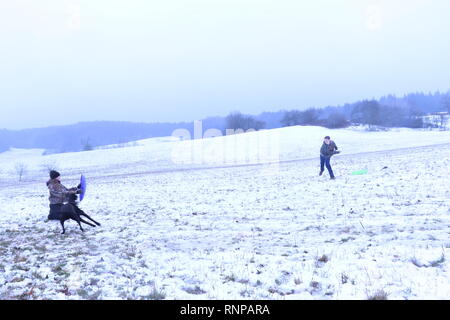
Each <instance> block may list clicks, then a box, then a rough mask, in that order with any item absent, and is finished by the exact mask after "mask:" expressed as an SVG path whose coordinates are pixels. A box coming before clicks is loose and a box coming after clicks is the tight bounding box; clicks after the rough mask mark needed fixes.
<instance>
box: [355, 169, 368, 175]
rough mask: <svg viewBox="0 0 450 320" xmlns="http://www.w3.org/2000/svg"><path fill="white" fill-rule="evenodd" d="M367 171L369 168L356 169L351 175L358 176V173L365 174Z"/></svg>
mask: <svg viewBox="0 0 450 320" xmlns="http://www.w3.org/2000/svg"><path fill="white" fill-rule="evenodd" d="M367 172H369V170H367V169H364V170H358V171H355V172H352V175H354V176H360V175H363V174H366V173H367Z"/></svg>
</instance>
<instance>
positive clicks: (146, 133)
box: [0, 91, 450, 153]
mask: <svg viewBox="0 0 450 320" xmlns="http://www.w3.org/2000/svg"><path fill="white" fill-rule="evenodd" d="M437 112H450V91H449V92H447V93H440V92H435V93H428V94H426V93H421V92H417V93H410V94H407V95H404V96H403V97H396V96H393V95H388V96H385V97H381V98H380V99H378V100H364V101H358V102H355V103H348V104H345V105H342V106H327V107H324V108H320V109H317V108H309V109H307V110H303V111H300V110H291V111H286V110H280V111H275V112H263V113H261V114H259V115H255V116H251V115H245V114H241V113H240V112H232V113H230V114H229V115H228V116H226V117H210V118H206V119H203V120H202V127H203V130H208V129H210V128H215V129H220V130H223V131H225V129H234V130H236V129H242V130H245V131H247V130H248V129H255V130H260V129H273V128H279V127H284V126H295V125H316V126H324V127H328V128H345V127H347V126H349V125H354V124H362V125H367V126H369V127H375V126H384V127H410V128H419V127H422V125H423V124H422V117H421V116H422V115H425V114H430V113H437ZM441 120H442V119H441ZM441 122H442V121H441ZM175 129H186V130H188V131H189V132H191V134H192V136H193V132H194V126H193V123H192V122H177V123H175V122H174V123H167V122H166V123H160V122H155V123H133V122H117V121H115V122H113V121H95V122H81V123H77V124H74V125H67V126H56V127H48V128H38V129H26V130H5V129H3V130H2V129H0V152H3V151H6V150H8V149H9V148H11V147H13V148H40V149H45V150H47V151H46V152H47V153H54V152H70V151H81V150H92V149H95V148H96V147H99V146H105V145H110V144H111V145H113V144H114V145H115V144H123V143H128V142H132V141H136V140H140V139H147V138H153V137H164V136H170V135H171V134H172V132H173V131H174V130H175Z"/></svg>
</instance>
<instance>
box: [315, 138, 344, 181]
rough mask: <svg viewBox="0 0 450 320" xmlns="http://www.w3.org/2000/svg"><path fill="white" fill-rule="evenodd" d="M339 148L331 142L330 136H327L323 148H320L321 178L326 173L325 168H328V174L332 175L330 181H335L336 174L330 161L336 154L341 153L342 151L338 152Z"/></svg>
mask: <svg viewBox="0 0 450 320" xmlns="http://www.w3.org/2000/svg"><path fill="white" fill-rule="evenodd" d="M337 150H338V147H337V145H336V143H335V142H334V141H333V140H331V138H330V137H329V136H326V137H325V138H324V140H323V144H322V147H321V148H320V173H319V176H321V175H322V174H323V172H324V169H325V168H324V167H325V166H326V167H327V170H328V173H329V174H330V179H331V180H334V179H335V177H334V173H333V169H332V168H331V164H330V160H331V157H332V156H333V155H335V154H338V153H340V151H337Z"/></svg>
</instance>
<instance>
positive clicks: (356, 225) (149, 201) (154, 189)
mask: <svg viewBox="0 0 450 320" xmlns="http://www.w3.org/2000/svg"><path fill="white" fill-rule="evenodd" d="M326 134H329V135H331V136H332V138H333V139H334V140H335V141H336V143H337V144H338V146H339V147H340V149H341V150H342V155H339V156H336V157H334V158H333V160H332V164H333V167H334V170H335V174H336V176H337V180H335V181H330V180H329V179H328V175H327V174H325V175H324V176H322V177H319V176H318V170H319V169H318V159H317V156H318V149H319V148H320V145H321V138H322V137H323V136H324V135H326ZM199 153H200V156H199ZM41 154H42V151H40V150H13V151H10V152H6V153H3V154H0V179H1V180H0V190H1V192H0V203H1V205H0V298H2V299H6V298H14V299H15V298H21V299H127V298H128V299H130V298H131V299H160V298H165V299H367V298H371V297H375V296H378V297H387V298H388V299H449V298H450V273H449V272H450V270H449V267H450V263H449V256H450V183H449V172H450V169H449V163H450V133H449V132H436V131H434V132H428V131H414V130H397V131H389V132H359V131H353V130H326V129H324V128H318V127H292V128H283V129H277V130H270V131H266V132H257V133H248V134H244V135H236V136H232V137H218V138H211V139H205V140H200V141H195V142H192V141H178V140H177V139H176V138H158V139H149V140H143V141H139V142H137V145H135V146H130V147H127V148H116V149H104V150H94V151H89V152H81V153H67V154H55V155H49V156H42V155H41ZM186 155H188V156H186ZM278 161H279V162H278ZM17 163H23V164H24V165H25V167H26V169H27V170H26V174H25V175H24V178H23V181H22V182H20V183H19V182H18V181H17V180H18V177H17V172H15V166H16V164H17ZM258 163H259V164H258ZM263 163H267V164H263ZM50 166H56V168H57V169H59V170H60V171H61V173H62V179H63V183H64V184H66V185H67V186H73V185H76V183H77V181H76V179H77V175H78V174H79V173H85V174H86V176H87V177H88V179H89V189H88V194H87V198H86V200H85V201H83V202H82V204H81V207H82V208H83V209H84V210H85V211H86V212H87V213H88V214H90V215H91V216H92V217H93V218H94V219H96V220H97V221H99V222H101V223H102V226H101V227H97V228H91V227H89V226H86V228H85V232H84V233H82V232H81V231H80V230H79V228H78V226H77V225H76V223H75V222H73V221H71V222H67V223H66V230H67V231H66V234H65V235H61V234H60V232H61V229H60V225H59V223H58V222H53V221H46V216H47V214H48V200H47V197H48V191H47V189H46V186H45V181H46V173H45V171H46V170H47V168H48V167H50ZM359 169H368V170H369V172H368V174H366V175H361V176H355V175H351V172H353V171H355V170H359Z"/></svg>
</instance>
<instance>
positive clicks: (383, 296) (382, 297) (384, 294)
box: [367, 290, 388, 300]
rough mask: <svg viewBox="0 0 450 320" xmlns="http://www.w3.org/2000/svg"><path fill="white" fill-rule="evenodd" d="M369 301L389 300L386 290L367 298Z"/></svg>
mask: <svg viewBox="0 0 450 320" xmlns="http://www.w3.org/2000/svg"><path fill="white" fill-rule="evenodd" d="M367 299H368V300H387V299H388V294H387V292H386V291H384V290H378V291H376V292H375V293H374V294H372V295H370V296H369V297H367Z"/></svg>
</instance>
